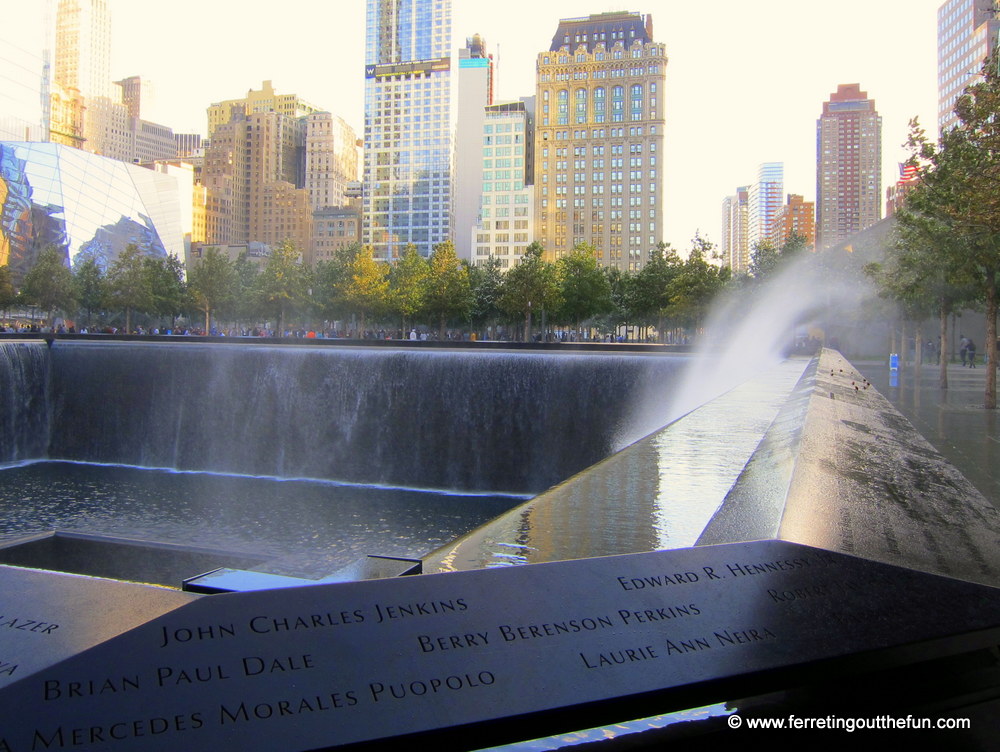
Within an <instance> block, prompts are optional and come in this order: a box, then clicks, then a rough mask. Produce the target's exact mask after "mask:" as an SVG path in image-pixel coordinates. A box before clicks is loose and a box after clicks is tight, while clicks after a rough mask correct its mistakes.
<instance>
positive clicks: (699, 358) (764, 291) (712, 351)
mask: <svg viewBox="0 0 1000 752" xmlns="http://www.w3.org/2000/svg"><path fill="white" fill-rule="evenodd" d="M816 261H817V258H816V256H815V255H814V254H812V253H807V254H804V255H803V256H801V257H800V258H797V259H794V260H793V261H792V262H791V263H788V264H786V265H785V266H784V267H782V268H781V269H780V270H779V271H778V272H777V273H775V274H774V275H772V276H771V277H769V278H768V279H766V280H765V281H764V282H763V283H761V284H759V285H757V286H754V287H750V288H749V289H746V290H743V291H741V292H739V293H737V294H734V295H731V296H728V297H727V298H724V299H723V300H721V301H719V302H718V303H717V304H716V305H715V306H714V307H713V309H712V313H711V315H710V316H709V319H708V321H707V322H706V324H705V330H706V332H707V335H706V337H705V338H703V339H702V340H700V341H699V343H698V347H697V350H696V352H695V353H694V355H693V357H692V359H691V361H690V363H689V364H688V367H687V369H686V371H685V373H684V375H683V378H682V379H680V381H679V384H678V388H677V390H676V391H675V392H674V394H673V397H672V399H671V400H670V405H669V408H668V410H667V414H666V415H665V416H664V417H665V420H664V422H669V421H672V420H676V419H677V418H679V417H681V416H682V415H685V414H687V413H688V412H690V411H691V410H693V409H695V408H697V407H698V406H700V405H703V404H705V403H706V402H708V401H710V400H712V399H714V398H715V397H717V396H719V395H720V394H723V393H725V392H727V391H729V390H730V389H732V388H733V387H735V386H736V385H737V384H740V383H742V382H744V381H746V380H747V379H748V378H750V377H752V376H754V375H755V374H758V373H762V372H764V371H766V370H767V369H768V368H770V367H772V366H773V365H775V364H776V363H778V362H779V361H780V360H782V359H783V358H784V357H785V355H786V353H787V352H788V351H789V350H790V349H791V346H792V344H793V342H794V338H795V333H796V329H798V328H803V327H806V326H808V325H811V324H817V323H829V321H830V320H831V317H835V316H838V315H842V314H843V312H845V311H852V310H856V309H857V308H858V307H859V306H861V305H862V302H863V301H865V300H868V299H870V298H872V297H873V296H874V294H875V293H874V291H873V289H872V288H871V286H870V284H869V283H868V282H867V281H865V280H854V281H853V282H847V281H845V280H844V279H843V278H841V277H840V276H838V275H836V274H833V273H831V272H830V271H829V270H827V269H824V268H823V267H822V266H821V265H820V264H818V263H816Z"/></svg>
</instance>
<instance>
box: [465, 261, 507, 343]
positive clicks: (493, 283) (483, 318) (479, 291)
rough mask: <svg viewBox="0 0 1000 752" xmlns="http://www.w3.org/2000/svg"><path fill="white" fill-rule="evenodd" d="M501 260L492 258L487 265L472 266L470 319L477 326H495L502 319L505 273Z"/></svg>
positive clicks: (470, 269) (470, 274)
mask: <svg viewBox="0 0 1000 752" xmlns="http://www.w3.org/2000/svg"><path fill="white" fill-rule="evenodd" d="M500 269H501V266H500V259H498V258H497V257H496V256H490V257H489V258H487V259H486V263H484V264H481V265H479V266H470V267H469V270H468V274H469V286H470V288H471V289H470V302H469V317H470V318H471V320H472V323H473V324H474V325H475V326H480V327H483V326H495V325H496V321H497V319H498V318H500V314H501V309H500V295H501V293H502V290H503V272H502V271H500Z"/></svg>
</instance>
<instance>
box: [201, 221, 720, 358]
mask: <svg viewBox="0 0 1000 752" xmlns="http://www.w3.org/2000/svg"><path fill="white" fill-rule="evenodd" d="M710 252H711V246H710V245H709V244H707V243H705V242H704V241H702V240H700V239H696V241H695V247H694V248H693V249H692V252H691V254H690V256H689V258H688V259H687V261H683V262H682V261H681V260H680V259H679V258H678V256H677V254H676V253H675V252H674V251H673V249H671V248H670V247H669V246H668V245H666V244H661V247H660V248H659V249H658V250H657V251H656V252H654V253H653V256H652V259H651V260H650V262H649V263H648V264H647V265H646V267H645V268H644V269H642V270H641V271H640V272H637V273H634V274H630V273H627V272H622V271H621V270H618V269H604V268H601V267H600V266H599V265H598V263H597V261H596V259H595V257H594V253H593V249H592V248H590V247H588V246H586V245H581V246H578V247H577V248H575V249H574V251H573V252H572V253H571V254H569V255H567V256H565V257H563V258H560V259H559V260H558V261H556V262H555V263H549V262H547V261H545V260H544V259H543V257H542V247H541V246H540V245H539V244H537V243H535V244H532V245H531V246H529V248H528V249H527V251H526V253H525V255H524V258H523V259H522V261H521V262H520V263H519V264H518V265H517V266H515V267H513V268H512V269H510V270H509V271H507V272H506V273H504V272H503V270H502V269H501V266H500V262H499V260H497V259H490V260H488V262H487V263H486V264H484V265H481V266H470V265H469V264H467V263H464V262H462V261H460V260H459V259H458V257H457V256H456V254H455V250H454V247H453V246H452V244H451V243H441V244H439V245H438V246H436V247H435V249H434V251H433V253H432V254H431V255H430V257H429V258H424V257H423V256H422V255H420V253H418V252H417V249H416V248H415V247H413V246H410V247H408V248H407V249H406V250H405V251H404V253H403V255H402V257H401V258H400V259H399V260H398V261H396V262H395V263H393V264H391V265H390V264H385V263H382V262H379V261H376V260H375V259H374V258H373V256H372V252H371V249H370V248H367V247H363V246H360V245H353V246H348V247H346V248H343V249H341V250H340V251H338V252H337V254H336V255H335V257H334V258H333V259H330V260H325V261H320V262H319V263H318V264H317V265H316V268H315V269H314V270H310V269H308V268H307V267H304V266H302V265H300V264H298V263H297V252H296V250H295V249H294V247H292V246H288V245H284V246H281V247H279V248H278V249H276V250H275V251H274V253H272V256H271V258H270V259H269V261H268V264H267V266H266V267H265V269H264V270H263V272H262V273H261V275H260V278H259V279H257V280H255V281H254V286H255V289H256V290H257V293H256V294H253V293H252V292H251V291H248V290H247V289H246V287H245V286H244V285H241V284H240V280H239V278H238V276H239V275H238V274H237V273H236V264H234V263H232V262H230V261H229V260H228V259H227V258H226V257H225V256H224V255H222V254H221V253H219V252H218V251H215V250H214V249H208V250H207V251H206V253H205V255H204V257H203V259H202V260H201V261H200V263H198V264H197V265H195V266H194V268H193V269H191V270H190V272H189V277H190V286H191V288H192V289H193V290H194V297H195V300H196V301H198V306H199V309H200V310H201V311H202V312H203V313H204V314H205V316H206V321H207V319H208V317H209V316H210V315H212V314H213V313H216V314H218V315H221V316H222V317H223V318H227V317H228V318H232V317H233V316H234V315H237V317H238V313H237V309H238V308H239V306H240V305H241V304H242V303H245V302H246V301H248V300H250V301H255V302H256V305H257V306H258V310H259V311H260V312H261V313H262V314H263V315H265V316H271V317H275V318H278V319H279V320H283V319H284V318H285V317H286V316H295V317H298V318H300V319H301V318H309V317H319V318H321V319H324V320H326V321H349V320H352V319H353V320H356V321H357V328H358V330H359V331H364V330H365V328H366V327H367V326H369V325H372V326H374V325H378V324H385V323H388V324H390V325H391V326H392V327H396V326H398V327H400V328H401V329H402V330H403V331H406V330H407V329H409V328H410V326H412V325H414V324H426V325H429V326H431V327H434V328H436V329H437V330H438V331H439V335H440V336H443V335H444V330H445V329H446V328H447V327H448V326H449V325H457V326H466V325H469V326H472V327H474V328H485V327H490V326H497V325H499V324H504V323H517V324H518V328H519V329H520V325H522V324H523V336H524V338H525V339H530V338H531V335H532V331H533V327H534V325H535V324H536V322H539V321H540V320H541V321H543V322H544V323H546V324H560V325H564V326H567V327H572V328H575V329H576V330H581V329H582V328H583V326H584V323H585V322H590V323H591V324H593V325H595V326H598V327H599V328H602V329H604V330H606V331H610V330H614V329H615V328H617V327H618V326H620V325H633V326H640V327H645V326H650V325H653V324H655V325H656V327H657V331H659V332H661V333H662V332H664V331H666V329H667V328H668V327H675V328H696V327H697V326H698V325H699V324H700V323H701V321H702V320H703V318H704V316H705V313H706V312H707V310H708V307H709V305H710V303H711V299H712V298H713V297H714V295H715V294H716V293H717V292H718V291H719V290H720V289H721V288H722V286H723V285H724V284H725V283H726V281H727V279H728V276H727V274H726V272H725V271H724V270H720V269H719V268H718V267H716V266H713V265H711V264H709V263H708V261H707V260H706V258H705V256H706V254H707V253H710ZM279 328H283V325H279Z"/></svg>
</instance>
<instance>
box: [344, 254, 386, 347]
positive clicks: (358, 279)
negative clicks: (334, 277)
mask: <svg viewBox="0 0 1000 752" xmlns="http://www.w3.org/2000/svg"><path fill="white" fill-rule="evenodd" d="M343 295H344V300H345V302H346V304H347V305H348V306H349V307H350V309H351V311H352V312H354V313H356V314H357V315H358V316H359V317H360V319H361V322H360V328H361V329H362V330H364V326H365V319H366V318H367V317H378V316H380V315H382V314H383V313H384V312H385V309H386V301H387V300H388V295H389V268H388V266H387V265H386V264H384V263H382V262H380V261H376V260H375V256H374V251H373V250H372V247H371V246H364V247H363V248H362V249H361V250H360V251H358V253H357V255H355V257H354V259H353V260H352V261H351V263H350V265H349V266H348V278H347V280H346V283H345V285H344V292H343Z"/></svg>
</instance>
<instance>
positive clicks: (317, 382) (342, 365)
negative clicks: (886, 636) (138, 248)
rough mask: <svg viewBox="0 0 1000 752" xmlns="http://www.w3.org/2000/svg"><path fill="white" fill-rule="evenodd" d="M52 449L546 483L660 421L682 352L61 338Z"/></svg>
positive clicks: (379, 475) (451, 483) (235, 469)
mask: <svg viewBox="0 0 1000 752" xmlns="http://www.w3.org/2000/svg"><path fill="white" fill-rule="evenodd" d="M49 358H50V360H51V367H50V377H49V379H50V382H49V389H48V393H49V395H50V397H49V405H48V413H49V414H50V415H51V421H50V422H51V428H50V429H49V432H48V441H47V447H48V451H47V455H48V457H49V458H51V459H68V460H76V461H83V462H99V463H117V464H129V465H138V466H144V467H169V468H176V469H181V470H207V471H214V472H225V473H239V474H246V475H265V476H278V477H292V478H295V477H298V478H324V479H330V480H339V481H345V482H352V483H367V484H384V485H400V486H408V487H423V488H438V489H449V490H456V491H498V492H510V493H537V492H540V491H542V490H544V489H546V488H548V487H550V486H552V485H553V484H555V483H558V482H560V481H562V480H564V479H565V478H567V477H569V476H570V475H573V474H574V473H576V472H578V471H580V470H583V469H584V468H586V467H588V466H590V465H592V464H594V463H595V462H598V461H599V460H601V459H603V458H604V457H606V456H608V455H609V454H611V453H613V452H615V451H617V450H619V449H621V448H622V447H623V446H624V445H625V443H628V442H630V441H632V440H634V439H635V438H637V437H638V436H637V434H643V433H648V432H649V431H652V430H654V429H655V428H658V427H659V425H662V423H659V425H657V418H656V414H657V410H656V409H655V408H653V409H651V408H650V405H657V404H661V403H663V402H665V397H664V395H666V394H667V393H669V391H670V388H671V384H672V383H673V382H674V381H675V380H676V378H677V374H678V373H679V372H680V371H681V370H682V366H683V364H684V362H685V361H684V359H683V358H680V357H675V356H656V355H653V356H651V355H635V354H625V355H619V354H607V353H586V354H581V353H573V354H564V353H550V352H543V353H537V352H529V353H525V352H503V351H474V350H465V351H459V352H456V351H438V350H425V349H419V350H418V349H398V350H397V349H389V348H373V349H365V348H338V347H322V348H321V347H298V346H287V347H284V346H268V345H260V344H238V345H236V344H210V343H135V342H128V343H123V342H96V343H95V342H72V341H57V342H56V343H55V344H54V345H53V346H52V347H51V349H50V351H49Z"/></svg>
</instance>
